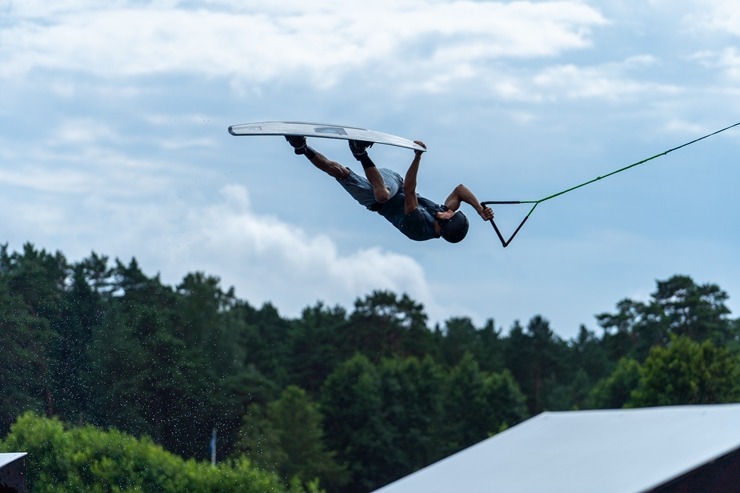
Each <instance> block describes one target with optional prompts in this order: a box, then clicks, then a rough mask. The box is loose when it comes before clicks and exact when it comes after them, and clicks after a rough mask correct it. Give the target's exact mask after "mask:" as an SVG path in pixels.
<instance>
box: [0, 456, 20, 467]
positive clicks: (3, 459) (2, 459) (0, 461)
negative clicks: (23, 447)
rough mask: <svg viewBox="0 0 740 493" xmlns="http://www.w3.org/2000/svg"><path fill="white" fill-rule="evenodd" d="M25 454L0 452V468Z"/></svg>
mask: <svg viewBox="0 0 740 493" xmlns="http://www.w3.org/2000/svg"><path fill="white" fill-rule="evenodd" d="M25 455H26V453H25V452H12V453H0V468H2V467H5V466H7V465H8V464H10V463H11V462H13V461H16V460H18V459H20V458H21V457H24V456H25Z"/></svg>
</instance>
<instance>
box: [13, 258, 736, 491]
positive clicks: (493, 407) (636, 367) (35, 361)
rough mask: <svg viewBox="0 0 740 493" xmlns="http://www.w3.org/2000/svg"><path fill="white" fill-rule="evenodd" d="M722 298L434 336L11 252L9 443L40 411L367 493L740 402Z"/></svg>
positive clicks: (401, 314) (348, 313) (732, 334)
mask: <svg viewBox="0 0 740 493" xmlns="http://www.w3.org/2000/svg"><path fill="white" fill-rule="evenodd" d="M727 299H728V295H727V294H726V293H725V292H724V291H723V290H721V289H720V288H719V287H718V286H716V285H714V284H697V283H695V282H694V281H693V280H692V279H691V278H690V277H688V276H685V275H676V276H673V277H671V278H669V279H667V280H664V281H657V283H656V290H655V291H654V292H653V293H652V294H651V296H650V299H649V300H648V301H635V300H630V299H624V300H621V301H619V302H618V303H616V306H615V311H614V312H613V313H603V314H599V315H597V316H596V320H597V323H598V325H599V330H598V332H597V331H593V330H590V329H588V328H587V327H585V326H581V327H580V328H579V331H578V334H577V336H576V337H574V338H573V339H570V340H564V339H563V338H561V337H559V336H558V335H557V334H556V333H555V332H554V331H553V329H552V328H551V327H550V324H549V322H548V320H547V319H546V318H544V317H543V316H541V315H535V316H533V317H532V318H531V319H530V320H529V321H528V322H527V323H526V324H521V323H520V322H515V323H514V324H513V325H512V326H511V327H510V328H508V330H506V331H504V329H503V328H500V327H496V325H495V323H494V320H493V319H489V320H487V321H486V322H485V323H484V324H483V326H476V325H475V324H474V323H473V321H472V320H471V319H470V318H467V317H464V316H463V317H453V318H450V319H448V320H447V321H445V322H444V323H443V324H442V325H441V326H440V325H439V324H437V325H435V326H433V327H430V326H429V323H428V319H427V316H426V314H425V312H424V307H423V306H422V305H421V304H419V303H417V302H416V301H414V300H413V299H411V298H410V297H409V296H407V295H406V294H400V295H399V294H397V293H392V292H387V291H376V292H372V293H370V294H368V295H367V296H365V297H363V298H360V299H357V300H356V301H355V303H354V306H353V307H352V309H351V310H348V309H346V308H344V307H341V306H326V305H324V304H323V303H321V302H317V303H316V304H315V305H313V306H310V307H307V308H305V309H304V310H303V312H302V314H301V316H300V317H297V318H294V319H288V318H285V317H282V316H281V315H280V314H279V312H278V310H277V309H276V308H275V307H274V306H273V305H271V304H270V303H266V304H264V305H262V306H261V307H255V306H252V305H251V304H250V303H249V302H248V301H245V300H240V299H238V298H237V297H236V295H235V293H234V291H233V289H224V288H223V287H222V286H221V285H220V281H219V279H218V278H216V277H214V276H210V275H207V274H205V273H201V272H195V273H190V274H187V275H186V276H185V277H184V278H183V280H182V281H181V282H180V283H179V284H177V285H176V286H168V285H165V284H164V283H163V282H162V281H161V280H160V278H159V276H158V275H155V276H148V275H146V274H145V273H144V272H142V270H141V269H140V267H139V266H138V264H137V262H136V260H135V259H132V260H131V261H129V262H127V263H124V262H122V261H120V260H118V259H115V260H111V259H109V258H108V257H106V256H104V255H99V254H96V253H92V254H91V255H90V256H89V257H87V258H85V259H83V260H81V261H79V262H68V261H67V259H66V258H65V257H64V255H63V254H62V253H61V252H47V251H45V250H43V249H37V248H36V247H34V246H33V245H31V244H26V245H24V247H23V249H22V251H19V252H11V251H9V249H8V247H7V245H4V246H0V331H2V337H1V338H0V344H2V348H1V349H2V350H1V351H0V352H1V353H2V355H3V356H2V359H1V360H0V386H2V395H3V399H1V400H0V436H6V435H7V436H8V437H10V438H13V437H16V435H18V433H19V432H17V433H16V431H15V429H14V431H11V426H13V424H14V423H18V422H20V419H19V417H21V416H26V417H27V416H28V415H25V414H24V413H26V412H27V411H31V412H32V413H34V414H32V415H31V416H33V417H35V418H33V419H43V418H42V417H46V418H48V419H51V418H53V420H54V421H52V422H53V423H62V422H63V423H66V425H67V426H68V427H70V429H72V428H74V427H75V426H77V427H85V426H87V427H92V426H94V427H99V428H105V429H109V430H116V431H120V432H123V433H125V434H127V435H131V436H134V437H146V438H145V440H150V441H151V442H152V443H154V444H157V445H158V446H161V447H163V449H164V450H166V451H168V453H172V454H176V455H177V456H180V457H182V458H183V459H184V460H206V459H207V446H208V442H209V439H210V436H211V432H212V430H213V429H214V428H215V429H216V430H217V432H218V454H219V458H220V459H228V460H231V461H234V462H233V463H234V464H237V463H238V461H241V460H243V459H245V458H247V459H248V463H249V464H250V466H249V467H252V468H255V469H258V470H260V471H265V472H266V473H268V474H272V475H274V476H275V477H277V478H281V479H280V480H281V481H282V484H283V485H284V486H285V488H289V487H291V486H290V485H291V484H295V482H296V481H297V482H298V483H299V484H301V485H303V486H301V487H306V488H315V487H316V486H315V483H312V481H314V480H315V479H318V480H319V484H320V485H321V488H323V489H325V490H326V491H330V492H338V493H355V492H358V493H359V492H366V491H371V490H373V489H376V488H378V487H380V486H382V485H383V484H386V483H388V482H390V481H393V480H395V479H397V478H399V477H402V476H405V475H407V474H409V473H411V472H413V471H415V470H417V469H419V468H421V467H424V466H425V465H428V464H430V463H432V462H434V461H436V460H438V459H440V458H442V457H445V456H447V455H449V454H451V453H454V452H455V451H457V450H460V449H462V448H465V447H467V446H469V445H471V444H473V443H476V442H478V441H480V440H482V439H485V438H486V437H488V436H491V435H493V434H495V433H497V432H499V431H501V430H503V429H506V428H507V427H511V426H514V425H516V424H517V423H519V422H521V421H523V420H524V419H527V418H528V417H531V416H533V415H535V414H538V413H539V412H542V411H543V410H570V409H587V408H615V407H625V406H626V407H636V406H651V405H669V404H695V403H696V404H698V403H720V402H736V401H740V319H733V318H732V317H731V313H730V310H729V309H728V308H727V306H726V302H727ZM27 419H32V418H28V417H27ZM57 420H58V421H57ZM14 433H16V435H14ZM13 439H16V438H13ZM7 443H8V442H7V440H6V442H5V443H2V444H0V445H1V446H3V447H6V446H7ZM14 443H15V444H16V445H19V443H18V442H14ZM30 460H33V459H32V458H31V459H30ZM240 467H241V466H240ZM244 467H246V466H244ZM286 491H287V490H286Z"/></svg>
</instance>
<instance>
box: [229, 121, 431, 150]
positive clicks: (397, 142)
mask: <svg viewBox="0 0 740 493" xmlns="http://www.w3.org/2000/svg"><path fill="white" fill-rule="evenodd" d="M229 133H230V134H231V135H238V136H239V135H303V136H304V137H320V138H323V139H342V140H364V141H366V142H373V143H376V144H386V145H391V146H396V147H405V148H406V149H414V150H415V151H422V152H424V151H425V150H426V149H424V148H423V147H422V146H420V145H419V144H417V143H415V142H414V141H412V140H409V139H404V138H403V137H398V136H397V135H391V134H387V133H383V132H377V131H375V130H368V129H366V128H358V127H345V126H343V125H332V124H324V123H309V122H277V121H273V122H255V123H242V124H239V125H232V126H230V127H229Z"/></svg>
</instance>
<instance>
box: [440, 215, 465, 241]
mask: <svg viewBox="0 0 740 493" xmlns="http://www.w3.org/2000/svg"><path fill="white" fill-rule="evenodd" d="M468 227H469V224H468V218H467V217H465V214H463V213H462V212H460V211H457V212H455V213H454V214H453V215H452V217H451V218H450V219H449V220H447V221H446V222H445V223H444V224H443V225H442V229H441V231H440V235H441V236H442V238H444V239H445V240H447V241H449V242H450V243H458V242H460V241H462V240H463V238H465V235H467V234H468Z"/></svg>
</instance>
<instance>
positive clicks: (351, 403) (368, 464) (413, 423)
mask: <svg viewBox="0 0 740 493" xmlns="http://www.w3.org/2000/svg"><path fill="white" fill-rule="evenodd" d="M322 397H323V400H322V408H323V409H324V410H325V416H326V420H325V422H326V431H327V441H328V443H329V444H330V445H331V447H332V448H333V449H334V450H337V452H338V458H339V459H340V460H342V461H344V462H345V463H347V464H349V473H350V481H349V483H348V485H347V487H346V488H344V489H343V491H348V492H355V491H357V492H360V491H369V490H374V489H376V488H378V487H380V486H382V485H384V484H386V483H389V482H391V481H393V480H395V479H398V478H400V477H402V476H405V475H407V474H409V473H411V472H413V471H415V470H417V469H419V468H421V467H423V466H425V465H428V464H430V463H432V462H434V461H436V460H439V459H441V458H443V457H445V456H447V455H449V454H451V453H453V452H456V451H458V450H460V449H461V448H463V447H465V446H468V445H471V444H473V443H475V442H478V441H480V440H483V439H485V438H487V437H489V436H490V435H492V434H495V433H496V432H498V431H500V430H501V429H504V428H506V427H508V426H512V425H514V424H517V423H518V422H520V421H522V420H523V419H525V417H526V406H525V404H524V402H525V398H524V396H523V394H522V393H521V391H520V390H519V387H518V385H517V384H516V382H515V381H514V379H513V377H512V376H511V374H510V373H509V372H502V373H488V372H483V371H481V370H480V368H479V367H478V363H477V362H476V361H475V359H474V358H473V357H472V355H470V354H469V353H467V354H466V355H465V356H463V358H462V360H461V361H460V362H459V363H458V364H457V365H456V366H454V367H453V368H446V367H444V366H441V365H439V364H438V363H436V362H434V360H433V359H432V358H431V357H426V358H424V359H423V360H422V361H419V360H417V359H416V358H413V357H410V358H400V357H396V358H387V359H383V360H382V361H380V362H379V363H377V364H374V363H372V362H371V361H370V360H369V359H367V358H366V357H365V356H362V355H357V356H355V357H354V358H352V359H350V360H348V361H347V362H346V363H344V364H342V365H340V366H339V367H338V368H337V370H336V371H335V372H334V373H332V374H331V375H330V376H329V378H328V379H327V381H326V384H325V386H324V388H323V392H322Z"/></svg>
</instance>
